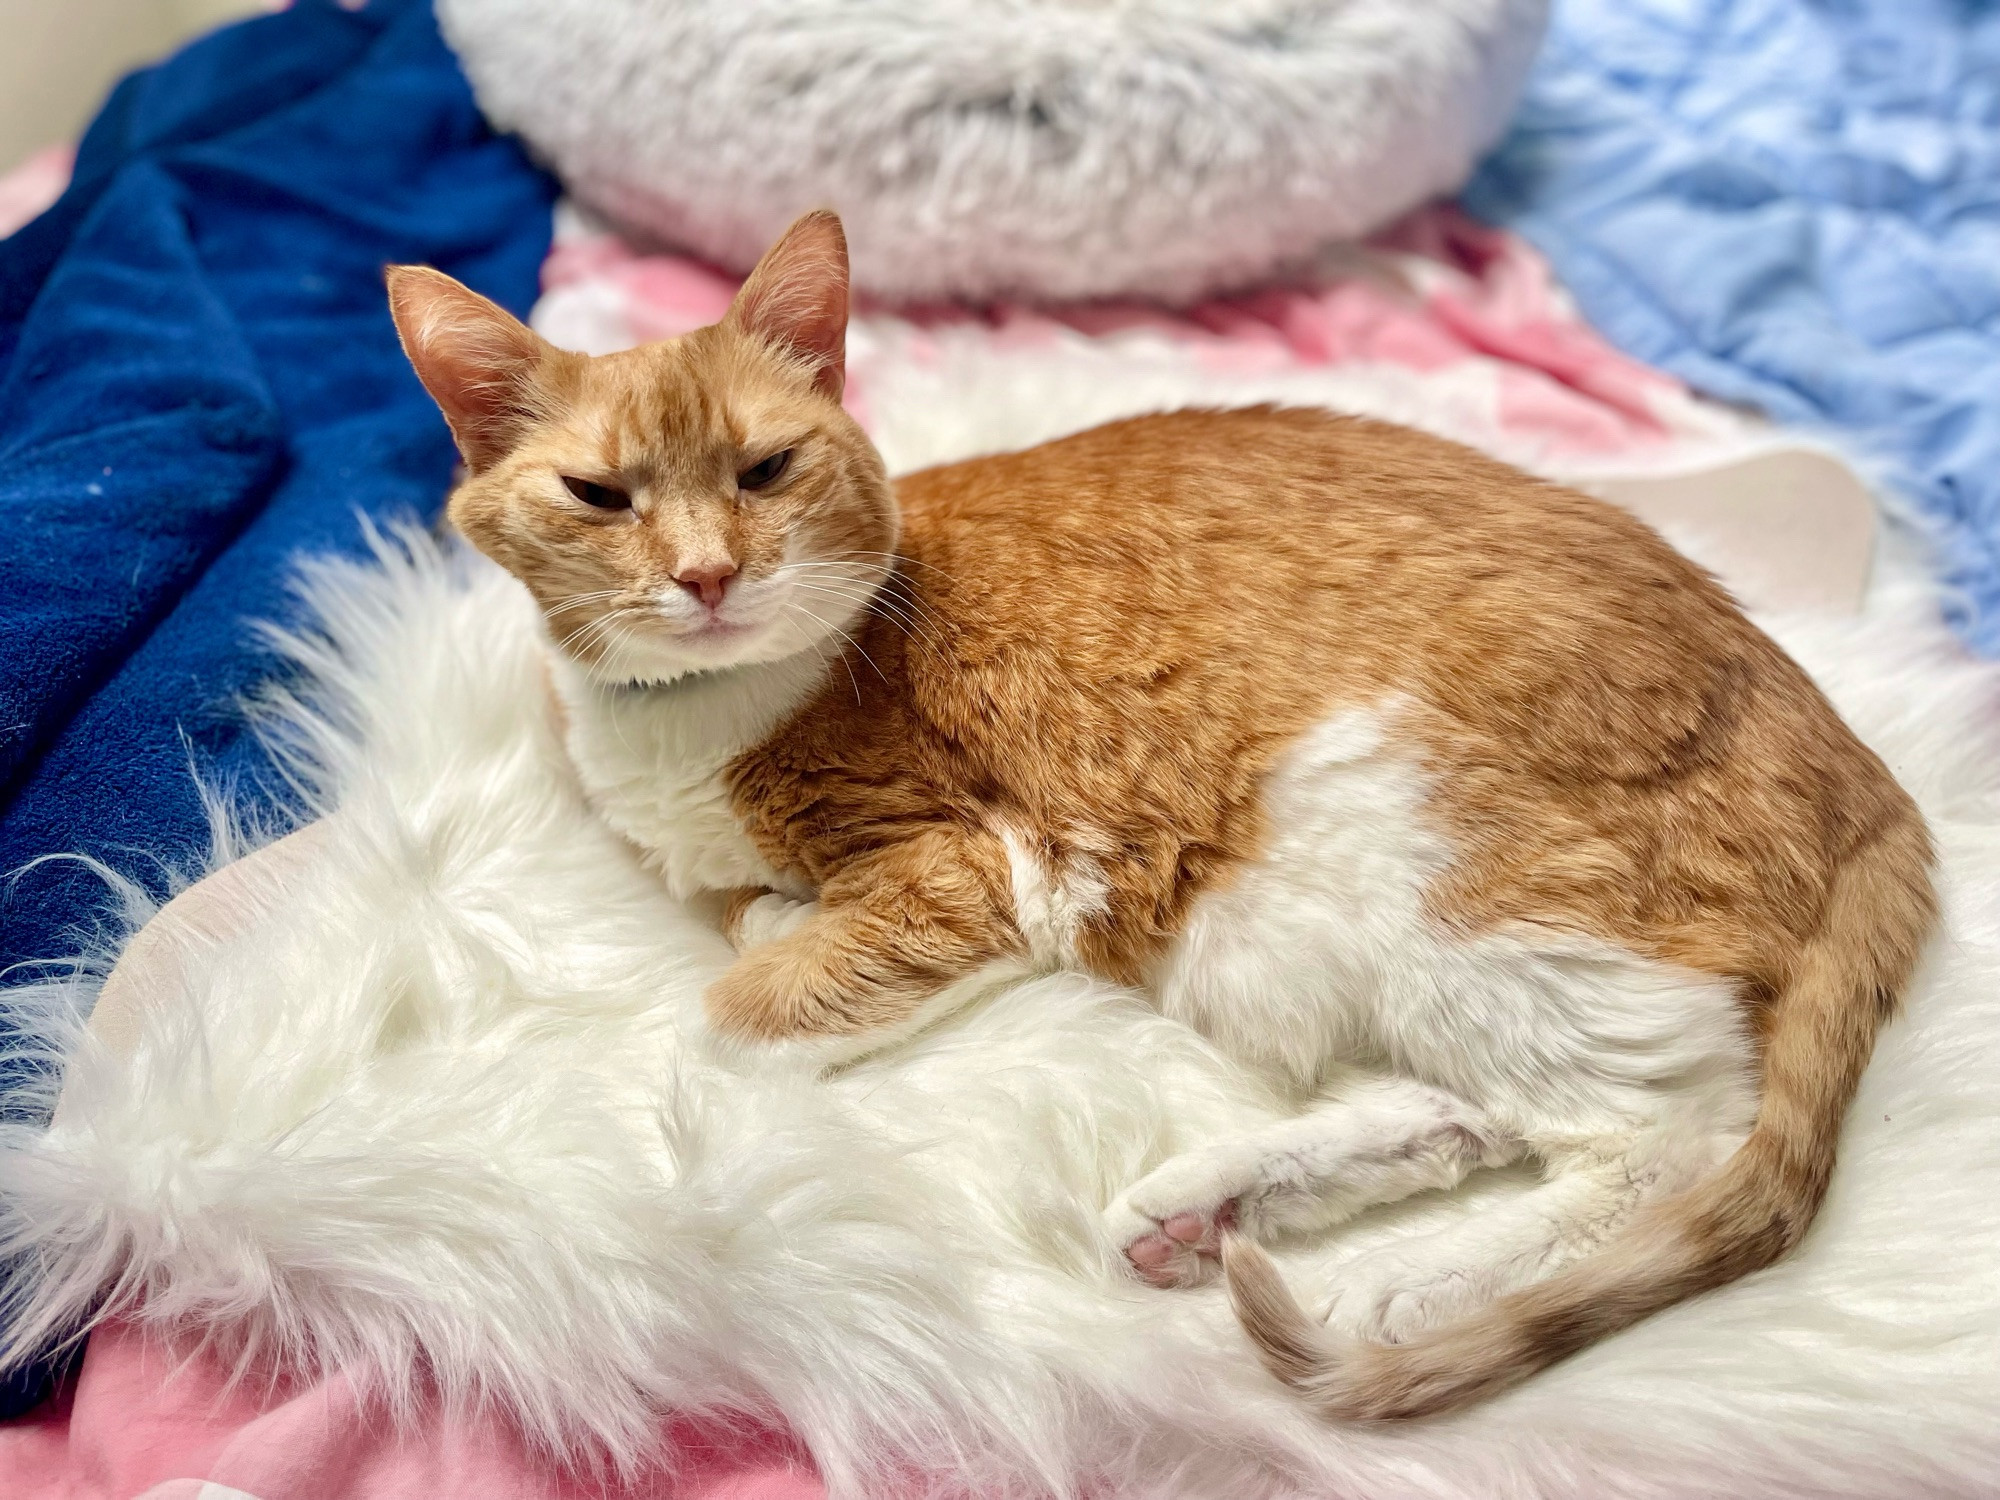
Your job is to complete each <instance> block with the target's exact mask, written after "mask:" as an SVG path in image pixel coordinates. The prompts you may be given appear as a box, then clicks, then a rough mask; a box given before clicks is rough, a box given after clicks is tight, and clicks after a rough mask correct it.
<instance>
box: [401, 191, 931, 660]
mask: <svg viewBox="0 0 2000 1500" xmlns="http://www.w3.org/2000/svg"><path fill="white" fill-rule="evenodd" d="M388 279H389V304H390V309H391V311H392V312H393V313H394V315H395V319H396V327H397V329H398V331H399V332H400V333H401V334H402V338H403V347H404V349H405V350H406V351H407V352H408V354H409V357H410V363H411V364H412V365H414V366H415V367H416V371H417V375H418V377H419V378H420V379H422V381H423V383H424V385H425V386H426V387H427V388H428V389H429V391H430V393H431V395H432V396H433V397H434V398H435V399H436V401H437V404H438V406H439V407H440V408H441V409H442V410H443V412H444V415H445V420H446V421H447V422H449V423H450V424H451V430H452V434H453V436H454V437H455V438H457V440H458V446H459V451H460V452H461V453H462V454H463V455H464V457H465V467H466V471H467V474H466V478H465V480H464V481H463V483H461V484H460V486H459V487H458V489H457V490H456V491H455V492H454V494H453V495H452V498H451V504H450V509H449V514H450V517H451V520H452V522H453V524H454V525H456V526H457V527H458V529H459V530H460V531H461V532H463V533H464V535H465V536H466V537H467V538H469V539H470V540H471V541H472V543H473V545H474V546H476V547H478V548H479V550H480V551H482V552H484V553H485V554H486V555H487V556H488V557H490V558H492V559H493V560H494V561H495V562H497V563H499V564H500V565H501V566H502V567H504V568H506V569H507V570H508V571H509V572H510V573H512V574H513V575H514V576H515V577H517V578H519V579H520V580H521V581H522V582H523V583H525V584H526V585H527V586H528V588H529V589H530V591H532V592H533V594H534V596H535V598H536V599H537V600H538V601H539V602H540V604H541V606H542V609H543V612H544V613H545V614H546V616H547V617H548V621H549V627H550V633H551V635H552V636H553V637H554V639H555V640H556V641H557V642H558V643H560V644H561V645H562V646H563V648H564V649H565V650H567V651H568V652H569V653H570V654H571V655H572V656H574V657H576V658H577V659H578V660H579V661H581V662H583V663H584V664H585V665H586V666H588V667H589V668H590V669H591V670H592V671H593V672H594V673H596V674H597V675H599V676H600V677H603V678H605V679H608V680H615V681H639V682H661V681H668V680H671V679H673V678H675V677H679V676H683V675H685V674H686V673H688V672H693V671H702V670H712V669H716V668H722V667H730V666H737V665H741V664H744V663H748V662H761V661H775V660H778V659H779V658H782V657H787V656H791V655H794V654H795V653H797V652H800V651H807V650H822V651H831V650H832V649H833V647H834V646H836V645H838V644H839V642H840V641H841V640H842V632H844V631H851V629H852V626H853V623H854V621H855V619H856V617H858V616H859V615H860V614H861V613H862V612H863V611H864V610H865V609H866V608H867V606H868V602H869V600H870V598H871V597H872V596H873V594H874V592H875V590H876V588H877V587H879V586H880V585H881V583H882V582H883V580H884V579H885V578H886V577H887V576H888V572H889V569H890V567H891V566H892V562H893V559H892V556H891V554H892V553H893V552H894V550H895V546H896V539H897V517H896V505H895V498H894V495H893V493H892V491H891V489H890V487H889V483H888V480H887V478H886V476H885V475H884V473H883V468H882V460H881V458H880V456H879V455H877V453H876V452H875V449H874V447H873V445H872V444H870V443H869V441H868V439H867V437H866V436H865V435H864V434H863V433H862V431H861V429H860V428H859V427H857V426H856V425H855V423H854V421H853V419H852V418H851V417H849V416H848V415H847V413H846V412H845V411H843V410H842V409H841V405H840V395H841V388H842V383H843V380H844V376H845V364H844V353H843V351H844V348H845V343H846V336H847V241H846V238H845V236H844V235H843V234H842V232H841V228H840V221H839V220H838V219H837V218H835V217H834V216H833V215H832V214H830V213H813V214H807V215H806V216H805V217H804V218H802V219H800V220H799V221H798V222H797V223H796V224H794V225H793V226H792V227H791V228H790V229H789V230H787V231H786V233H785V235H784V237H783V238H782V239H780V240H779V241H778V243H777V244H776V245H775V246H773V247H772V249H771V251H770V252H769V253H768V254H767V255H766V256H765V257H764V259H763V260H762V262H760V263H759V264H758V266H757V269H756V270H755V271H753V272H752V273H751V274H750V278H749V280H748V281H746V282H745V283H744V284H743V289H742V291H741V292H740V293H738V294H737V297H736V301H735V303H734V304H733V305H732V306H731V307H730V309H729V312H728V314H727V315H726V316H725V317H724V318H723V320H722V321H721V322H720V323H717V324H715V325H714V326H712V327H709V328H700V329H697V330H695V331H694V332H693V333H690V334H686V335H684V336H683V337H681V338H677V339H668V340H666V341H664V342H662V343H657V344H647V345H645V346H643V347H641V348H638V349H630V350H627V351H625V352H623V353H620V354H608V355H604V356H602V357H599V358H592V357H590V356H587V355H583V354H575V353H571V352H569V351H567V350H562V349H558V348H556V347H555V346H554V345H552V344H550V343H549V342H548V341H547V340H545V339H543V338H542V337H540V336H539V335H538V334H536V333H535V332H534V331H533V330H531V329H529V328H528V327H527V326H525V325H524V324H522V323H521V322H520V321H519V320H518V319H516V318H514V317H512V316H511V315H509V314H508V313H507V312H505V311H504V310H503V309H501V308H499V307H497V306H495V305H494V304H493V303H491V302H489V301H487V300H486V299H485V298H484V297H481V296H479V295H477V294H476V293H474V292H472V291H470V290H468V289H467V288H465V287H463V286H461V285H460V284H459V283H458V282H456V281H453V280H452V279H451V278H450V277H449V276H446V275H444V274H443V273H442V272H439V271H433V270H429V269H427V268H424V267H419V266H394V267H391V268H390V270H389V273H388Z"/></svg>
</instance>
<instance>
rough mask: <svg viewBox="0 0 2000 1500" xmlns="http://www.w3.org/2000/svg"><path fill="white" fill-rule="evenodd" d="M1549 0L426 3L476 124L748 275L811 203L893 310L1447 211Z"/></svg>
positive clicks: (1086, 281) (595, 202)
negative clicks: (1447, 200)
mask: <svg viewBox="0 0 2000 1500" xmlns="http://www.w3.org/2000/svg"><path fill="white" fill-rule="evenodd" d="M1546 12H1547V3H1546V0H439V3H438V17H439V20H440V22H441V24H442V25H443V27H444V31H445V35H446V36H447V37H448V38H449V39H450V41H451V44H452V46H453V47H454V48H455V49H456V50H457V52H458V54H459V57H460V59H461V60H462V61H463V62H464V64H465V69H466V72H467V73H468V74H469V75H470V77H471V79H472V83H473V87H474V89H475V90H476V91H477V93H478V96H479V101H480V104H481V106H482V107H483V108H484V109H485V111H486V113H487V115H488V116H489V117H490V118H491V119H492V120H493V121H494V122H495V123H496V124H498V125H500V126H502V127H503V128H505V129H508V130H513V131H518V132H519V133H520V134H521V135H522V136H523V137H525V138H526V140H527V141H528V143H529V144H530V146H531V147H532V148H533V149H534V150H535V151H536V152H538V153H539V154H540V155H541V156H542V157H543V158H544V159H545V160H546V161H547V162H548V163H549V164H550V166H552V167H553V168H554V169H555V170H556V171H557V172H558V173H559V174H560V175H561V176H562V178H563V181H564V184H565V185H566V186H567V187H568V189H569V190H570V191H571V192H572V193H574V194H575V195H576V196H577V197H579V198H580V199H582V200H583V201H585V202H587V203H589V204H591V205H592V206H594V207H596V208H598V209H600V210H601V211H603V212H604V213H606V214H608V215H609V216H610V217H611V218H613V219H614V220H616V221H617V222H618V223H620V224H621V225H623V226H624V227H626V228H627V229H629V230H636V231H640V232H643V233H647V234H652V235H657V236H659V237H660V238H662V239H664V240H665V241H667V242H669V243H671V244H673V245H676V246H678V247H681V248H684V249H688V250H692V251H695V252H696V253H698V254H701V255H705V256H707V257H709V258H711V259H713V260H715V261H717V262H718V263H720V264H722V265H724V266H727V267H730V268H732V269H735V270H739V271H740V270H747V269H748V268H749V267H750V265H751V264H752V263H753V262H754V261H755V260H756V259H757V256H758V255H759V254H760V253H761V252H762V250H763V249H764V247H765V246H767V245H769V244H770V243H771V242H772V240H773V239H775V238H776V237H777V235H778V233H779V232H780V231H781V230H783V228H784V227H785V225H786V224H788V223H790V222H791V220H792V219H793V218H794V217H795V216H796V215H798V214H799V213H801V212H803V211H804V210H806V209H809V208H817V207H832V208H835V209H838V210H839V211H840V213H841V214H842V216H843V217H844V218H845V220H846V225H847V233H848V237H849V239H850V241H851V242H852V244H853V248H854V276H855V283H856V285H857V286H859V287H861V288H862V289H864V290H866V291H870V292H874V293H877V294H880V295H882V296H884V297H888V298H892V299H895V300H901V301H912V300H927V299H967V300H980V299H985V298H996V297H1028V298H1057V299H1062V298H1078V297H1103V296H1126V295H1138V296H1151V297H1161V298H1167V299H1170V300H1192V299H1194V298H1196V297H1198V296H1200V295H1202V294H1203V293H1205V292H1210V291H1217V290H1224V289H1228V288H1233V287H1239V286H1244V285H1248V284H1251V283H1254V282H1258V281H1261V280H1264V279H1266V278H1267V277H1269V276H1270V275H1271V274H1272V273H1273V272H1274V271H1277V270H1279V269H1281V268H1282V267H1283V266H1285V265H1286V264H1288V263H1291V262H1294V261H1298V260H1300V259H1301V258H1303V257H1306V256H1308V255H1310V254H1311V253H1312V252H1313V251H1315V250H1317V249H1318V248H1320V247H1321V246H1322V245H1325V244H1326V243H1328V242H1329V241H1333V240H1337V239H1344V238H1349V237H1353V236H1356V235H1361V234H1365V233H1367V232H1368V231H1370V230H1372V229H1375V228H1377V227H1379V226H1381V225H1383V224H1386V223H1388V222H1389V221H1390V220H1391V219H1393V218H1395V217H1396V216H1397V215H1398V214H1400V213H1402V212H1403V211H1404V210H1406V209H1409V208H1411V207H1414V206H1415V205H1416V204H1418V203H1421V202H1423V201H1424V200H1425V199H1427V198H1430V197H1433V196H1435V195H1438V194H1441V193H1448V192H1451V191H1453V190H1454V189H1456V188H1457V187H1458V186H1459V185H1460V184H1461V183H1462V182H1463V181H1464V180H1465V178H1466V176H1467V175H1468V174H1469V173H1470V172H1471V169H1472V165H1473V162H1474V161H1475V160H1476V159H1477V157H1478V156H1479V154H1480V153H1481V152H1482V151H1484V150H1485V149H1486V147H1488V146H1490V145H1491V144H1492V143H1493V141H1494V140H1495V139H1496V138H1497V136H1498V134H1499V132H1500V129H1501V128H1502V126H1503V125H1504V124H1505V122H1506V120H1507V117H1508V115H1509V114H1510V113H1511V112H1512V110H1513V107H1514V103H1515V100H1516V99H1517V97H1518V95H1519V92H1520V88H1521V85H1522V82H1523V80H1524V79H1525V77H1526V75H1527V70H1528V65H1529V63H1530V61H1531V60H1532V59H1533V56H1534V53H1535V50H1536V47H1537V45H1538V44H1539V42H1540V40H1541V35H1542V27H1543V23H1544V21H1545V19H1546Z"/></svg>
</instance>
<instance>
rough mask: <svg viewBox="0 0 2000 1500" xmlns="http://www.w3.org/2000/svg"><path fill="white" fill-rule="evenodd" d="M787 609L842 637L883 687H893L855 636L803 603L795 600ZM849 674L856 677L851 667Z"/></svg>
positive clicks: (858, 689)
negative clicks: (793, 610)
mask: <svg viewBox="0 0 2000 1500" xmlns="http://www.w3.org/2000/svg"><path fill="white" fill-rule="evenodd" d="M786 607H787V608H790V609H796V610H799V611H801V612H803V613H804V615H805V617H806V618H807V619H808V620H811V621H812V622H813V623H814V624H815V625H818V626H821V627H822V628H824V629H826V630H831V631H832V632H833V633H834V634H835V635H837V636H839V637H840V638H841V639H842V640H843V641H846V642H847V644H848V645H850V646H852V647H853V648H854V650H855V652H856V654H857V655H859V656H860V658H861V659H862V660H863V661H865V662H867V663H868V665H869V667H870V669H872V670H873V671H874V673H875V675H876V676H877V677H880V678H881V679H882V685H883V686H884V687H889V686H890V685H891V684H890V682H889V679H888V677H887V676H885V675H884V673H883V671H882V669H881V668H880V667H879V666H877V665H876V664H875V658H874V657H872V656H870V655H869V654H868V652H867V650H866V649H865V648H864V647H863V646H862V644H861V642H859V641H857V640H856V639H855V638H854V637H853V636H851V635H849V634H848V633H847V632H846V631H845V630H842V629H841V628H840V627H839V626H838V625H836V624H834V623H833V622H832V621H831V620H829V619H827V618H826V617H825V616H824V615H821V614H818V613H816V612H815V611H814V610H813V609H812V608H810V607H809V606H807V605H805V604H801V603H799V602H797V601H796V600H794V601H791V602H790V603H788V605H787V606H786ZM847 672H848V676H850V677H852V676H853V675H854V669H853V668H852V667H849V668H848V669H847ZM855 691H856V692H857V693H858V692H859V691H860V688H859V686H858V685H857V687H856V689H855Z"/></svg>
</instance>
